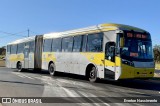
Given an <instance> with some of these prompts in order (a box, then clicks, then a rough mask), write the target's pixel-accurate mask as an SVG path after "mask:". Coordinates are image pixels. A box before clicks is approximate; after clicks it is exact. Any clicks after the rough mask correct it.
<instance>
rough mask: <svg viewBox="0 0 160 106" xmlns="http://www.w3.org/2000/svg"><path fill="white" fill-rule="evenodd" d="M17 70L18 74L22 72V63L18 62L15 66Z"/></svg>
mask: <svg viewBox="0 0 160 106" xmlns="http://www.w3.org/2000/svg"><path fill="white" fill-rule="evenodd" d="M17 69H18V72H22V63H21V62H19V63H18V64H17Z"/></svg>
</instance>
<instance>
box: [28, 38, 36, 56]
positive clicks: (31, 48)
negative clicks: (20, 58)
mask: <svg viewBox="0 0 160 106" xmlns="http://www.w3.org/2000/svg"><path fill="white" fill-rule="evenodd" d="M34 49H35V42H34V41H31V42H30V48H29V52H30V53H34Z"/></svg>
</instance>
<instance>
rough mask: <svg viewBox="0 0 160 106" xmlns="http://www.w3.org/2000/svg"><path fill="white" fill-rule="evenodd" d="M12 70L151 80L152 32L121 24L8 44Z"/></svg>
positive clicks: (7, 58) (101, 25) (8, 60)
mask: <svg viewBox="0 0 160 106" xmlns="http://www.w3.org/2000/svg"><path fill="white" fill-rule="evenodd" d="M6 66H7V67H9V68H17V69H18V71H22V69H30V68H31V69H36V70H38V69H43V70H48V71H49V73H50V75H52V76H53V75H55V74H56V72H65V73H72V74H78V75H84V76H86V77H87V78H88V79H89V80H90V81H91V82H94V81H96V80H97V78H100V79H113V80H118V79H128V78H132V79H133V78H142V79H143V78H144V79H147V78H152V77H153V76H154V70H155V69H154V60H153V50H152V40H151V36H150V33H149V32H147V31H145V30H143V29H140V28H136V27H133V26H128V25H122V24H99V25H96V26H91V27H87V28H82V29H76V30H70V31H65V32H57V33H49V34H44V35H37V36H34V37H28V38H25V39H20V40H17V41H14V42H12V43H9V44H8V45H7V53H6Z"/></svg>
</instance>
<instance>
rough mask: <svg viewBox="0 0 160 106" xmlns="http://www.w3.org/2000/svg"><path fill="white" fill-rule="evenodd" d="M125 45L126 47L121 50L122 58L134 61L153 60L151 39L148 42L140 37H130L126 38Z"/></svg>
mask: <svg viewBox="0 0 160 106" xmlns="http://www.w3.org/2000/svg"><path fill="white" fill-rule="evenodd" d="M134 36H136V35H134ZM139 36H140V35H139ZM124 43H125V44H124V47H123V48H122V49H121V57H122V58H124V59H127V60H132V61H147V60H153V50H152V42H151V40H150V39H148V40H146V39H141V38H140V37H139V38H137V37H131V35H130V37H125V41H124Z"/></svg>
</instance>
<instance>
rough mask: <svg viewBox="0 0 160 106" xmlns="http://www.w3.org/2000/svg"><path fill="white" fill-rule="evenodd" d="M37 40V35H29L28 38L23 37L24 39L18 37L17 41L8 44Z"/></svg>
mask: <svg viewBox="0 0 160 106" xmlns="http://www.w3.org/2000/svg"><path fill="white" fill-rule="evenodd" d="M33 40H35V36H31V37H27V38H22V39H18V40H16V41H13V42H11V43H8V45H11V44H13V45H14V44H18V43H23V42H28V41H33Z"/></svg>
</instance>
